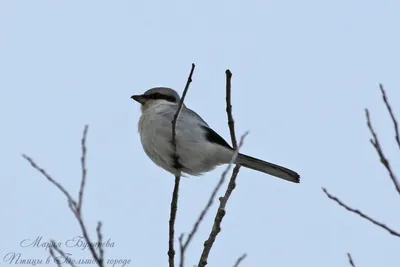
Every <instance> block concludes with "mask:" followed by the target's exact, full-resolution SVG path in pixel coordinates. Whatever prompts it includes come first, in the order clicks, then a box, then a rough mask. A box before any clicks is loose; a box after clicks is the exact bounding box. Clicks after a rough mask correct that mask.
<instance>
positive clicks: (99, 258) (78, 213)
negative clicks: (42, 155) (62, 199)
mask: <svg viewBox="0 0 400 267" xmlns="http://www.w3.org/2000/svg"><path fill="white" fill-rule="evenodd" d="M87 132H88V125H86V126H85V128H84V131H83V135H82V139H81V146H82V155H81V168H82V178H81V179H82V180H81V184H80V189H79V194H78V200H79V201H78V202H76V200H74V199H73V198H72V196H71V194H70V193H69V192H68V191H67V190H66V189H65V188H64V187H63V186H62V185H61V184H59V183H58V182H56V181H55V180H54V179H53V178H52V177H51V176H50V175H49V174H48V173H47V172H46V171H45V170H44V169H43V168H41V167H39V166H38V165H37V164H36V163H35V161H34V160H33V159H31V158H30V157H28V156H27V155H25V154H23V155H22V156H23V158H25V159H26V160H27V161H28V162H29V163H30V164H31V166H32V167H33V168H34V169H36V170H37V171H39V172H40V173H41V174H42V175H43V176H44V177H46V179H47V180H48V181H49V182H51V183H52V184H53V185H54V186H56V187H57V188H58V189H59V190H60V191H61V192H62V193H63V194H64V195H65V196H66V198H67V200H68V206H69V208H70V209H71V211H72V213H73V214H74V216H75V218H76V219H77V221H78V223H79V226H80V228H81V231H82V235H83V238H84V239H85V241H86V243H87V244H88V247H89V251H90V253H91V255H92V257H93V259H94V260H95V262H96V263H97V266H99V267H103V266H104V251H103V249H102V248H100V255H98V254H97V252H96V250H95V247H94V245H93V242H92V241H91V239H90V238H89V235H88V231H87V229H86V226H85V223H84V222H83V216H82V209H81V208H82V202H83V195H84V193H83V192H84V190H85V182H86V173H87V170H86V150H87V149H86V137H87ZM97 236H98V238H99V240H98V241H97V242H98V244H99V246H100V247H101V241H102V235H101V222H99V224H98V226H97ZM54 251H57V252H58V253H59V254H61V255H62V256H63V255H65V254H63V253H64V252H63V251H62V250H61V249H59V248H58V247H56V246H55V247H54ZM54 251H52V250H50V253H53V255H52V257H53V258H54ZM56 263H57V264H58V262H57V261H56ZM70 265H71V264H70ZM71 266H74V265H71Z"/></svg>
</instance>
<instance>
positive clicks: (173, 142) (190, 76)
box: [171, 63, 195, 169]
mask: <svg viewBox="0 0 400 267" xmlns="http://www.w3.org/2000/svg"><path fill="white" fill-rule="evenodd" d="M194 68H195V65H194V63H192V69H191V70H190V74H189V77H188V79H187V82H186V85H185V89H184V90H183V93H182V97H181V100H180V101H179V105H178V110H177V111H176V113H175V116H174V119H173V120H172V122H171V123H172V140H171V143H172V147H173V149H174V161H175V162H174V165H175V166H176V167H178V166H179V163H178V161H179V157H178V155H177V154H176V124H177V121H178V117H179V114H180V113H181V110H182V107H183V101H185V97H186V93H187V91H188V90H189V85H190V83H191V82H192V76H193V72H194ZM177 169H178V168H177Z"/></svg>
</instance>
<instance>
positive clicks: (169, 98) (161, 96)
mask: <svg viewBox="0 0 400 267" xmlns="http://www.w3.org/2000/svg"><path fill="white" fill-rule="evenodd" d="M147 97H148V98H149V99H164V100H167V101H169V102H176V98H175V97H174V96H169V95H164V94H160V93H153V94H151V95H148V96H147Z"/></svg>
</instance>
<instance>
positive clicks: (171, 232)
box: [168, 176, 181, 267]
mask: <svg viewBox="0 0 400 267" xmlns="http://www.w3.org/2000/svg"><path fill="white" fill-rule="evenodd" d="M180 180H181V177H180V176H175V186H174V191H173V193H172V201H171V212H170V216H169V240H168V262H169V266H170V267H173V266H175V261H174V258H175V249H174V239H175V218H176V211H177V209H178V192H179V182H180Z"/></svg>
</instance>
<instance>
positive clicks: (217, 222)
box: [198, 132, 248, 267]
mask: <svg viewBox="0 0 400 267" xmlns="http://www.w3.org/2000/svg"><path fill="white" fill-rule="evenodd" d="M247 134H248V132H246V133H245V134H244V135H243V136H242V137H241V139H240V143H239V146H238V147H237V149H236V150H235V153H234V155H233V157H232V161H231V162H230V163H229V165H228V167H227V168H226V169H225V171H224V172H223V173H222V176H221V179H220V181H219V183H218V185H217V187H218V186H221V185H222V184H223V182H224V181H225V176H226V174H227V173H228V172H229V170H230V168H231V166H232V165H233V162H235V160H236V157H237V155H238V154H239V149H240V148H241V147H242V145H243V141H244V138H245V137H246V135H247ZM239 170H240V166H239V165H236V167H235V168H234V169H233V172H232V176H231V179H230V181H229V184H228V188H227V189H226V192H225V195H224V196H223V197H220V199H219V201H220V204H219V207H218V211H217V214H216V216H215V219H214V224H213V227H212V229H211V232H210V235H209V237H208V239H207V240H206V241H205V242H204V248H203V252H202V254H201V257H200V261H199V264H198V266H199V267H204V266H206V265H207V259H208V255H209V254H210V251H211V248H212V246H213V244H214V242H215V239H216V238H217V235H218V234H219V232H220V231H221V223H222V220H223V218H224V216H225V213H226V212H225V207H226V203H227V202H228V200H229V197H230V195H231V193H232V191H233V190H234V189H235V187H236V177H237V175H238V173H239ZM220 184H221V185H220Z"/></svg>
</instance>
